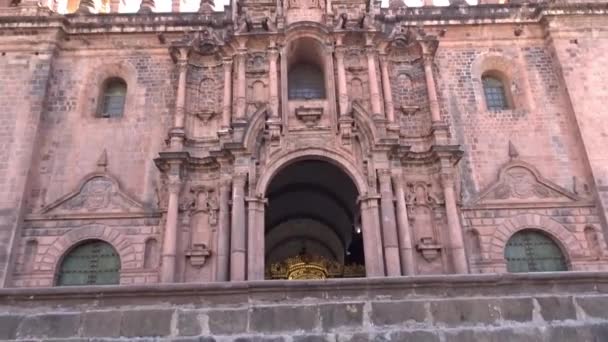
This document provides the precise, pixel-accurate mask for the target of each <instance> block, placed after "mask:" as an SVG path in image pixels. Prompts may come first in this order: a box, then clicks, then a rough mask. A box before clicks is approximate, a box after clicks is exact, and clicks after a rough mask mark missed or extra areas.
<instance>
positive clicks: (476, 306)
mask: <svg viewBox="0 0 608 342" xmlns="http://www.w3.org/2000/svg"><path fill="white" fill-rule="evenodd" d="M430 305H431V315H432V317H433V322H435V323H439V324H446V325H450V326H457V325H476V324H493V323H495V322H496V321H497V320H498V319H499V318H500V314H499V312H498V310H497V308H498V302H497V301H493V300H487V299H477V300H475V301H470V300H464V299H462V300H441V301H432V302H431V303H430Z"/></svg>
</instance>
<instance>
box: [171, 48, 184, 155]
mask: <svg viewBox="0 0 608 342" xmlns="http://www.w3.org/2000/svg"><path fill="white" fill-rule="evenodd" d="M173 53H174V56H175V59H176V60H177V69H178V72H179V75H178V79H177V92H176V95H175V115H174V117H173V128H172V129H171V131H170V132H169V136H170V142H171V149H173V150H180V149H181V148H182V147H183V145H184V121H185V116H186V113H185V104H186V72H187V71H188V49H187V48H179V49H175V50H174V51H173Z"/></svg>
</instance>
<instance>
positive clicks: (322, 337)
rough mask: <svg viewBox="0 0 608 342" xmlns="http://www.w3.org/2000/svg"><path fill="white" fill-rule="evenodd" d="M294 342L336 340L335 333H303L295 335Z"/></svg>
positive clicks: (328, 341) (326, 341)
mask: <svg viewBox="0 0 608 342" xmlns="http://www.w3.org/2000/svg"><path fill="white" fill-rule="evenodd" d="M292 340H293V342H335V340H336V339H335V337H334V336H333V335H302V336H293V337H292Z"/></svg>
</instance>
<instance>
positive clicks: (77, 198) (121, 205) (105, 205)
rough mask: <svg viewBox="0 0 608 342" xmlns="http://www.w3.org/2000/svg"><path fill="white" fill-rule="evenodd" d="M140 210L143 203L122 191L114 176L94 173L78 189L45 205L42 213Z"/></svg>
mask: <svg viewBox="0 0 608 342" xmlns="http://www.w3.org/2000/svg"><path fill="white" fill-rule="evenodd" d="M142 210H143V205H142V204H140V203H139V202H138V201H137V200H135V199H133V198H132V197H130V196H129V195H127V194H126V193H124V192H123V191H122V190H121V189H120V187H119V185H118V182H117V181H116V180H115V179H114V178H112V177H110V176H109V175H107V174H103V173H94V174H91V175H89V176H88V177H85V178H84V180H83V181H81V183H80V185H79V186H78V190H76V191H74V192H72V193H70V194H67V195H65V196H63V197H61V198H60V199H58V200H56V201H55V202H53V203H51V204H50V205H48V206H46V207H45V208H43V209H42V213H44V214H71V213H74V214H75V213H93V212H94V213H124V212H138V211H142Z"/></svg>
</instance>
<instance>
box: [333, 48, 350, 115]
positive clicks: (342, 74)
mask: <svg viewBox="0 0 608 342" xmlns="http://www.w3.org/2000/svg"><path fill="white" fill-rule="evenodd" d="M338 42H339V45H338V46H336V51H335V52H334V55H335V56H336V69H337V71H338V104H339V106H340V108H339V109H340V112H339V113H340V116H345V115H347V111H348V91H347V88H346V71H345V70H344V47H343V46H342V43H341V42H340V41H338Z"/></svg>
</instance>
